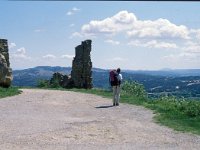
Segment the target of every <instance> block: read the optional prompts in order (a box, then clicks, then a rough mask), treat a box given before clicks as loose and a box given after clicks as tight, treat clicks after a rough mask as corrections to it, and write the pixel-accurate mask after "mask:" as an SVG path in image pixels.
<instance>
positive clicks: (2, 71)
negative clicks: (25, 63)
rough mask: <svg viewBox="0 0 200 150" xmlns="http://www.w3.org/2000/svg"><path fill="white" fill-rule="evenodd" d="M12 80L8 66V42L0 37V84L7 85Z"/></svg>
mask: <svg viewBox="0 0 200 150" xmlns="http://www.w3.org/2000/svg"><path fill="white" fill-rule="evenodd" d="M11 81H12V69H11V68H10V62H9V53H8V42H7V40H6V39H0V86H2V87H9V86H10V85H11Z"/></svg>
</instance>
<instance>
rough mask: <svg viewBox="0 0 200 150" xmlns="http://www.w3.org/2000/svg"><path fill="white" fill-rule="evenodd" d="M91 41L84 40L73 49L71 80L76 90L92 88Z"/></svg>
mask: <svg viewBox="0 0 200 150" xmlns="http://www.w3.org/2000/svg"><path fill="white" fill-rule="evenodd" d="M91 43H92V41H91V40H85V41H83V42H82V44H81V45H78V46H77V47H76V48H75V53H76V55H75V57H74V60H73V62H72V71H71V78H72V80H73V82H74V87H76V88H86V89H90V88H92V62H91V56H90V52H91Z"/></svg>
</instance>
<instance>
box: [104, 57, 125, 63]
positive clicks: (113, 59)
mask: <svg viewBox="0 0 200 150" xmlns="http://www.w3.org/2000/svg"><path fill="white" fill-rule="evenodd" d="M107 61H110V62H122V61H127V59H125V58H122V57H114V58H110V59H107Z"/></svg>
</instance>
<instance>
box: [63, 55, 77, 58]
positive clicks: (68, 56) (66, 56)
mask: <svg viewBox="0 0 200 150" xmlns="http://www.w3.org/2000/svg"><path fill="white" fill-rule="evenodd" d="M61 58H64V59H65V58H67V59H73V58H74V55H62V56H61Z"/></svg>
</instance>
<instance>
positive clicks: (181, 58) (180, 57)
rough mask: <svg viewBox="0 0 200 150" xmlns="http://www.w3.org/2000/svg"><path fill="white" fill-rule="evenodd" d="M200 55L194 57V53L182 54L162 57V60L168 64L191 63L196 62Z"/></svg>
mask: <svg viewBox="0 0 200 150" xmlns="http://www.w3.org/2000/svg"><path fill="white" fill-rule="evenodd" d="M199 56H200V55H196V54H194V53H187V52H182V53H179V54H170V55H168V56H164V57H163V59H164V60H167V61H169V62H177V61H193V60H196V58H197V57H199Z"/></svg>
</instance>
